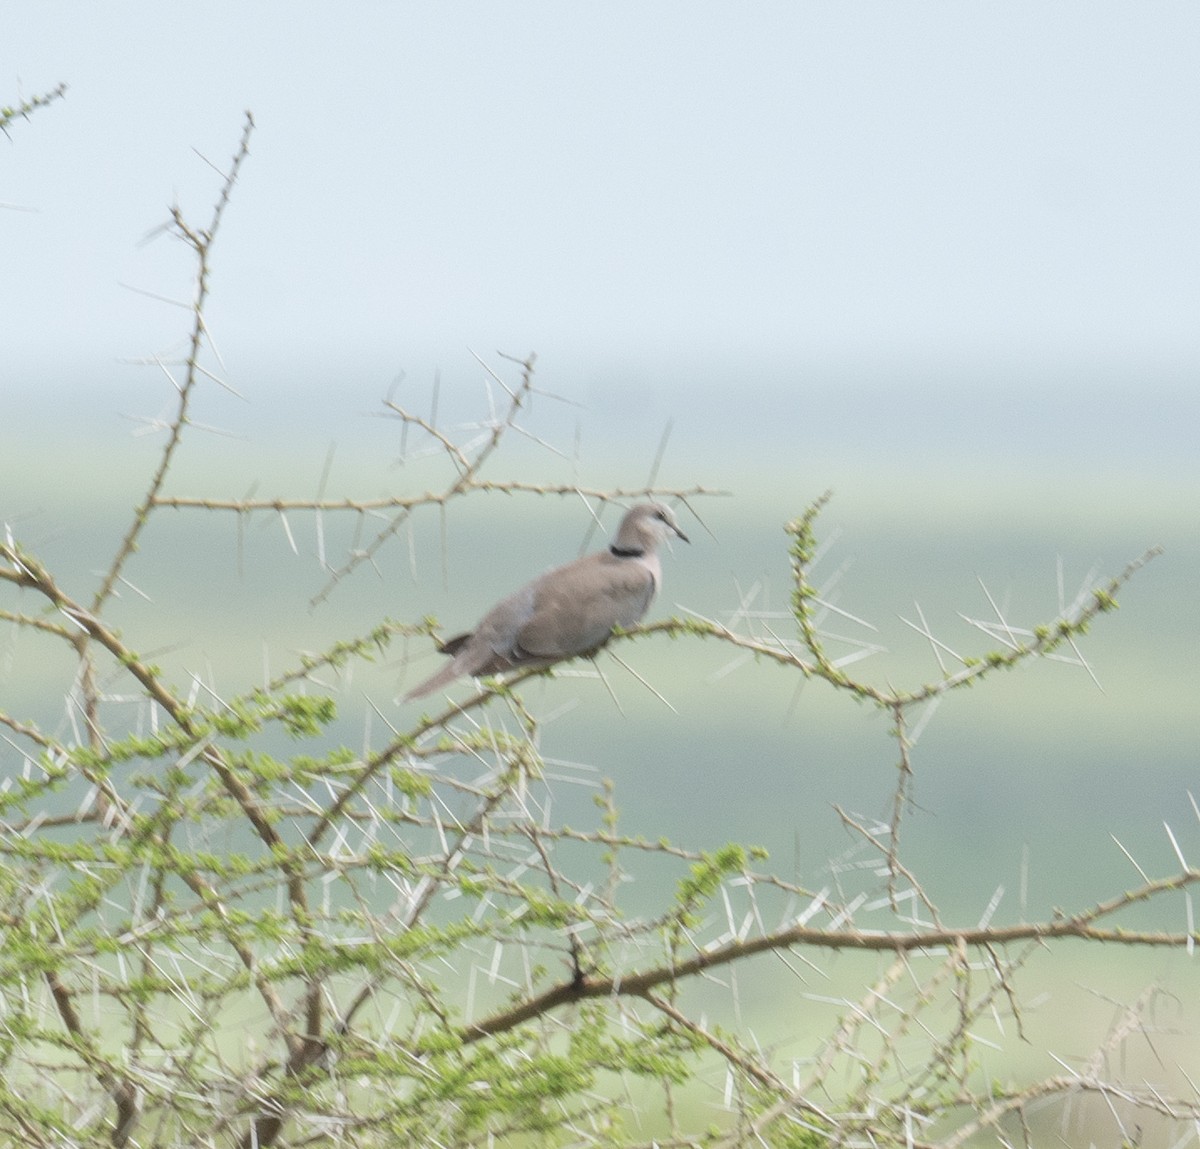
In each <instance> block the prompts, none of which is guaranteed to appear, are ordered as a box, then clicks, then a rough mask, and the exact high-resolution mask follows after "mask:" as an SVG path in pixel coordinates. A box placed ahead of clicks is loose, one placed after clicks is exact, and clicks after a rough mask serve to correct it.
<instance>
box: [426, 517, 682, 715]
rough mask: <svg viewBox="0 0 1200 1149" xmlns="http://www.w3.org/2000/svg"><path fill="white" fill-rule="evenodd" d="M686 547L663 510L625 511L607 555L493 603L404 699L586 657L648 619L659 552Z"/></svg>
mask: <svg viewBox="0 0 1200 1149" xmlns="http://www.w3.org/2000/svg"><path fill="white" fill-rule="evenodd" d="M669 535H676V536H677V537H678V538H681V539H683V541H684V542H685V543H686V542H687V541H688V537H687V535H685V534H684V533H683V531H681V530H680V529H679V524H678V523H677V522H676V521H675V516H674V515H673V514H672V513H671V509H670V508H669V507H664V506H662V505H661V504H659V503H639V504H638V505H637V506H635V507H633V508H632V509H631V510H629V511H627V512H626V514H625V517H624V518H623V519H622V520H621V525H620V527H618V529H617V535H616V538H615V539H613V541H612V545H611V546H610V547H609V548H608V550H606V551H599V552H598V553H596V554H591V555H585V556H584V557H583V558H581V559H576V560H575V562H573V563H567V565H566V566H561V567H555V569H554V570H551V571H547V572H546V573H545V574H543V575H540V576H539V577H538V578H535V579H534V580H533V581H532V582H530V583H527V584H526V585H525V586H523V587H522V588H521V589H520V590H519V591H517V592H516V594H512V595H509V597H508V598H506V599H504V600H503V601H501V602H499V603H497V604H496V605H495V606H494V607H492V609H491V610H489V611H488V612H487V614H485V615H484V616H483V618H482V620H481V621H480V623H479V625H478V626H476V628H475V629H474V630H473V631H471V632H470V633H469V634H460V635H457V636H456V637H454V638H451V639H449V640H447V641H446V642H445V643H443V645H442V648H441V650H442V653H443V654H448V655H450V656H451V662H450V665H449V666H445V667H443V668H442V669H441V670H439V671H438V672H437V674H435V675H433V677H431V678H428V679H426V680H425V681H424V682H422V683H421V684H420V685H419V686H415V687H413V689H412V690H410V691H409V692H408V693H407V694H406V695H405V698H406V699H409V698H420V697H422V696H423V695H426V694H431V693H433V691H435V690H437V689H439V688H440V687H443V686H445V685H446V684H447V683H450V682H453V681H454V679H456V678H458V677H459V676H461V675H464V674H469V675H471V677H473V678H480V677H482V676H484V675H488V674H497V673H499V672H500V671H502V670H511V669H514V668H519V667H533V666H536V667H544V666H550V665H552V664H553V663H555V662H561V661H562V660H563V659H567V658H573V657H574V656H575V655H578V654H587V653H589V652H591V651H593V650H595V649H597V648H598V647H599V646H601V645H602V644H603V643H604V641H605V640H606V639H607V638H608V636H609V635H610V634H612V631H613V627H617V626H620V627H629V626H633V625H634V623H636V622H637V621H638V620H639V619H640V618H641V617H642V615H644V614H645V613H646V610H647V609H648V608H649V606H650V603H651V601H652V600H653V598H654V595H655V593H656V592H657V591H658V588H659V585H660V584H661V582H662V567H661V564H660V563H659V559H658V545H659V543H661V542H662V541H663V540H664V539H666V538H667V537H668V536H669Z"/></svg>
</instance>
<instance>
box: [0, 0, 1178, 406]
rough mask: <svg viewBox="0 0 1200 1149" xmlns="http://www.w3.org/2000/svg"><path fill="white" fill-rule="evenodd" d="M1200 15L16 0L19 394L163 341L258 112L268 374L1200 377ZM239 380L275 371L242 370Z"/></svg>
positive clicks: (227, 259) (2, 88)
mask: <svg viewBox="0 0 1200 1149" xmlns="http://www.w3.org/2000/svg"><path fill="white" fill-rule="evenodd" d="M1198 49H1200V7H1198V6H1197V5H1195V4H1194V3H1174V4H1165V3H1144V4H1136V5H1131V4H1128V3H1124V2H1122V3H1088V4H1077V3H1061V4H1047V3H1044V2H1041V0H1039V2H1037V3H1004V4H964V3H961V2H960V0H954V2H953V3H933V2H923V3H919V4H914V3H903V2H899V3H898V2H895V0H887V2H885V3H819V4H814V3H796V2H789V3H752V4H738V5H733V4H701V5H697V4H694V3H688V4H682V3H645V2H642V0H639V2H638V3H620V2H612V0H607V2H605V3H603V4H596V3H571V4H565V3H561V2H557V0H556V2H546V3H529V2H521V3H512V4H482V3H477V4H461V3H447V2H444V0H443V2H439V3H437V4H424V5H414V4H406V3H405V4H402V3H396V4H383V3H362V4H355V5H350V6H337V7H335V6H332V5H328V4H311V3H289V4H281V3H261V4H259V3H256V4H244V3H205V4H192V5H163V4H160V3H149V2H140V3H116V4H105V5H78V4H66V3H52V2H50V3H36V4H22V5H18V6H16V7H15V8H14V10H13V11H12V12H10V13H9V15H8V16H7V17H6V20H5V32H4V36H3V37H2V38H0V102H6V103H10V102H12V101H13V99H14V98H15V97H17V96H19V95H20V94H22V93H24V94H31V93H35V92H41V91H44V90H46V89H48V88H51V87H52V86H54V85H55V84H57V83H59V82H60V81H65V82H66V83H68V84H69V85H70V91H69V93H68V95H67V98H66V99H65V100H64V101H62V102H60V103H58V104H56V105H55V106H53V107H51V108H47V109H45V110H43V111H42V112H40V113H39V114H37V115H36V116H34V117H33V118H32V119H31V120H30V121H29V122H28V123H17V124H15V125H14V126H13V127H12V129H11V132H10V135H11V139H10V140H7V141H6V140H0V157H2V162H0V203H3V204H5V205H10V207H11V206H13V205H15V206H16V207H19V208H21V209H25V210H9V209H0V250H2V251H3V253H4V255H3V265H4V274H3V275H2V276H0V325H2V330H3V345H4V352H3V358H4V360H5V363H4V364H3V366H2V367H0V370H2V371H3V375H4V377H5V378H6V380H7V383H6V385H9V384H12V383H13V382H14V381H16V380H18V379H22V378H28V377H29V376H28V375H27V374H26V373H28V372H29V371H33V372H34V373H35V374H37V373H40V372H41V371H42V370H44V369H45V368H46V367H47V366H48V365H52V364H55V363H66V362H68V361H71V362H78V361H80V360H83V361H91V362H94V363H96V364H98V365H99V364H103V365H108V364H111V363H113V362H114V361H115V360H117V359H118V358H120V357H122V356H131V355H137V354H144V353H149V352H153V351H160V350H163V349H164V348H165V347H168V346H170V344H171V343H172V341H174V340H175V339H176V338H177V337H178V336H179V334H180V332H181V329H182V328H181V322H180V318H181V317H180V314H179V313H178V312H176V311H173V310H172V309H170V308H168V307H165V306H164V305H162V304H159V303H156V302H154V301H152V300H149V299H147V298H145V297H144V296H141V295H138V294H136V293H134V292H131V291H129V290H127V289H126V288H124V287H122V286H121V284H122V283H126V284H130V285H133V286H135V287H138V288H142V289H145V290H148V291H155V292H161V293H163V294H165V295H169V296H172V297H175V298H186V296H187V293H188V287H187V283H188V273H189V267H188V264H187V261H186V258H185V253H184V252H183V251H182V249H181V248H180V246H179V245H178V244H174V243H172V242H171V241H170V240H167V239H164V238H161V237H160V238H159V239H157V240H155V241H154V242H152V243H150V244H147V245H141V244H140V241H141V240H142V239H143V237H144V236H145V235H146V234H147V233H148V232H150V231H151V230H152V229H153V228H154V227H155V226H156V225H157V224H159V223H160V222H161V221H162V220H163V219H164V218H165V209H166V206H167V205H168V204H169V203H170V202H171V201H172V199H174V198H177V199H178V200H179V202H180V203H181V204H182V205H183V207H184V208H185V210H186V211H187V212H188V213H189V215H190V217H191V218H193V219H194V220H196V221H198V222H199V221H202V220H203V219H204V218H205V217H206V215H207V212H208V207H209V204H210V202H211V199H212V196H213V194H214V191H215V188H216V186H217V182H218V181H217V177H216V176H215V175H214V173H213V172H212V171H211V170H210V169H209V168H208V167H207V166H206V165H205V163H204V162H203V161H202V160H201V159H200V158H198V156H197V155H196V153H195V152H194V151H193V150H192V149H193V148H194V149H196V150H197V151H198V152H200V153H202V154H203V156H205V157H207V158H208V159H210V160H212V161H213V162H214V163H216V164H219V165H223V164H225V162H226V161H227V158H228V156H229V155H230V154H231V153H232V151H233V149H234V147H235V145H236V142H237V139H238V135H239V132H240V130H241V119H242V113H243V110H244V109H251V110H252V111H253V113H254V116H255V119H256V121H257V124H258V128H257V131H256V133H255V136H254V140H253V145H252V156H251V158H250V161H249V162H248V163H247V165H246V167H245V169H244V173H243V178H242V181H241V184H240V185H239V187H238V189H237V192H236V197H235V202H234V204H233V207H232V209H231V211H230V213H229V215H228V218H227V227H226V231H225V233H224V234H223V236H222V238H221V241H220V248H219V251H218V254H217V256H216V258H215V261H214V262H215V269H214V281H213V288H214V302H213V305H212V313H211V318H212V321H213V327H214V331H215V332H216V333H217V335H218V337H219V338H220V340H221V341H222V350H223V351H225V352H226V354H227V357H228V356H229V355H230V354H232V357H233V359H234V361H235V362H236V361H238V356H239V355H240V356H242V357H243V358H242V360H241V362H242V363H243V364H244V365H247V366H248V365H251V364H254V365H256V366H257V365H261V364H262V363H264V362H267V361H274V362H280V363H282V362H288V363H290V364H291V365H292V366H293V368H294V366H295V365H296V364H304V363H319V364H323V365H325V364H330V363H335V364H353V365H354V366H355V367H356V368H358V369H360V370H361V372H362V373H365V374H366V375H370V374H371V373H372V372H375V371H379V372H386V371H393V370H399V369H401V368H405V367H408V368H417V369H423V368H424V367H425V366H426V365H427V364H429V363H434V362H441V361H443V360H444V359H445V358H446V357H447V356H452V357H453V358H455V359H456V360H457V359H460V358H461V356H462V349H463V347H464V345H466V344H471V345H472V346H478V347H480V348H483V349H489V350H490V349H491V348H494V347H502V348H505V349H511V350H515V351H525V350H529V349H537V350H538V352H539V353H540V354H541V356H542V359H543V362H544V363H545V362H547V361H548V360H549V361H550V362H554V361H555V357H556V356H557V357H558V361H559V362H567V361H570V362H572V363H579V362H582V361H584V360H586V359H587V358H588V357H589V356H590V357H593V358H606V359H607V360H608V361H610V362H614V363H617V364H620V363H628V362H638V361H644V362H649V363H653V364H656V365H658V364H663V363H670V364H675V365H676V366H677V367H678V368H680V369H681V370H685V371H686V370H687V369H688V368H689V366H691V367H694V366H695V365H696V364H697V363H709V364H714V363H715V364H718V365H724V366H725V367H728V366H730V365H735V366H736V365H742V366H746V365H751V364H754V363H771V364H774V365H775V366H776V367H779V368H780V369H783V370H787V369H790V368H793V367H795V368H797V369H799V367H801V366H803V364H804V363H806V362H811V361H813V360H822V359H824V360H833V361H837V360H839V359H841V360H845V361H846V362H851V361H854V360H856V359H863V358H865V359H868V360H876V359H878V360H880V361H883V362H891V363H895V364H896V369H897V373H898V378H904V377H905V375H906V374H911V371H912V367H911V365H910V366H909V367H906V366H905V360H906V359H911V360H912V362H913V363H916V364H917V365H918V369H919V365H920V364H922V363H926V362H929V361H933V360H937V359H939V358H942V357H948V358H949V359H951V360H953V361H955V362H958V363H964V362H968V363H969V362H972V361H976V362H988V361H994V360H997V359H1002V360H1005V361H1013V362H1018V363H1020V362H1022V361H1026V360H1028V361H1039V360H1043V361H1050V362H1066V363H1083V364H1095V363H1102V362H1104V361H1106V360H1108V359H1110V358H1116V359H1120V360H1132V361H1134V362H1148V363H1151V364H1152V365H1153V366H1154V367H1155V368H1156V369H1157V368H1159V367H1161V368H1162V369H1163V370H1167V371H1183V372H1184V373H1185V374H1186V373H1187V372H1189V371H1191V370H1192V369H1193V368H1195V367H1196V366H1197V365H1200V336H1198V334H1197V331H1198V327H1197V317H1198V315H1200V208H1198V206H1197V205H1200V146H1198V143H1200V140H1198V138H1197V131H1198V129H1197V125H1198V124H1200V66H1198V58H1200V51H1198ZM243 382H245V380H243Z"/></svg>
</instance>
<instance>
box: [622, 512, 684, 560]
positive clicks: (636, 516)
mask: <svg viewBox="0 0 1200 1149" xmlns="http://www.w3.org/2000/svg"><path fill="white" fill-rule="evenodd" d="M671 535H674V536H675V537H676V538H680V539H683V541H684V542H685V543H686V542H688V541H689V539H688V537H687V535H685V534H684V533H683V531H682V530H680V529H679V524H678V523H677V522H676V521H675V513H674V512H673V511H672V510H671V508H670V507H665V506H663V505H662V503H638V504H637V506H635V507H631V508H630V509H629V510H628V511H626V512H625V517H624V518H623V519H622V520H621V526H620V527H619V528H618V530H617V537H616V539H614V540H613V549H614V550H622V551H630V552H637V551H643V552H645V551H653V550H655V549H656V548H657V547H658V544H659V543H661V542H663V540H665V539H667V538H670V536H671Z"/></svg>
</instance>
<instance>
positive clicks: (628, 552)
mask: <svg viewBox="0 0 1200 1149" xmlns="http://www.w3.org/2000/svg"><path fill="white" fill-rule="evenodd" d="M608 552H609V554H613V555H616V556H617V558H619V559H640V558H641V557H642V555H644V554H645V553H646V552H645V551H644V550H642V548H641V547H619V546H617V545H616V544H614V545H613V546H611V547H609V548H608Z"/></svg>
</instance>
